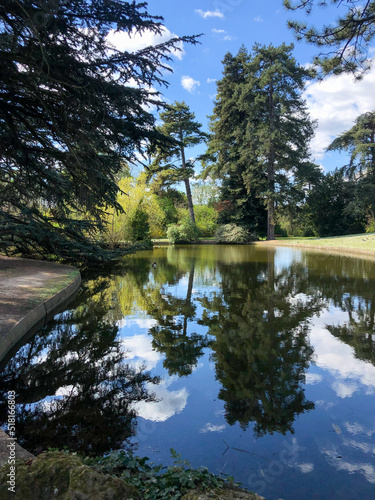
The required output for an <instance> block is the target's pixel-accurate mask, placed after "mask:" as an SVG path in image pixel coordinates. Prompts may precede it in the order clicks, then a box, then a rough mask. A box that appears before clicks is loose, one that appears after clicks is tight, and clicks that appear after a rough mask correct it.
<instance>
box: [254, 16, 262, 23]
mask: <svg viewBox="0 0 375 500" xmlns="http://www.w3.org/2000/svg"><path fill="white" fill-rule="evenodd" d="M254 21H255V22H256V23H262V22H263V18H262V16H258V17H254Z"/></svg>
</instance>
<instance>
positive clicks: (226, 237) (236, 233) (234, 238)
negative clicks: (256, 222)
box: [215, 224, 257, 245]
mask: <svg viewBox="0 0 375 500" xmlns="http://www.w3.org/2000/svg"><path fill="white" fill-rule="evenodd" d="M256 240H257V237H256V236H255V235H254V234H252V233H250V231H248V230H247V229H245V228H243V227H241V226H236V224H223V225H222V226H219V227H218V228H217V230H216V232H215V241H216V242H217V243H237V244H242V245H243V244H246V243H250V242H251V241H256Z"/></svg>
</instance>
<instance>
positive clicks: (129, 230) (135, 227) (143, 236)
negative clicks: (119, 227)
mask: <svg viewBox="0 0 375 500" xmlns="http://www.w3.org/2000/svg"><path fill="white" fill-rule="evenodd" d="M125 237H126V239H127V240H128V241H131V242H132V243H134V242H136V241H146V240H150V239H151V234H150V225H149V223H148V215H147V213H146V212H145V211H144V210H143V209H142V208H141V207H140V206H138V207H137V209H136V210H135V212H134V213H133V214H131V216H130V217H129V219H128V220H127V223H126V226H125Z"/></svg>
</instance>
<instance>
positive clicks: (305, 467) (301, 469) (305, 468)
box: [295, 463, 314, 474]
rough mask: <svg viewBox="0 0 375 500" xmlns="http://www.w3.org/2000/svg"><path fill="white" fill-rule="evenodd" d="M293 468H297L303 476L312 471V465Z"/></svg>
mask: <svg viewBox="0 0 375 500" xmlns="http://www.w3.org/2000/svg"><path fill="white" fill-rule="evenodd" d="M295 467H297V468H298V469H299V470H300V471H301V472H303V473H304V474H307V473H308V472H312V471H313V470H314V464H309V463H305V464H295Z"/></svg>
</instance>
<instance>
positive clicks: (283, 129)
mask: <svg viewBox="0 0 375 500" xmlns="http://www.w3.org/2000/svg"><path fill="white" fill-rule="evenodd" d="M292 49H293V46H287V45H285V44H282V45H281V46H279V47H274V46H272V45H270V46H268V47H266V46H261V45H258V44H256V45H255V46H254V47H253V51H252V53H249V54H248V53H247V50H246V48H245V47H242V48H241V49H240V51H239V53H238V54H237V56H236V57H233V56H232V55H231V54H227V55H226V57H225V59H224V61H223V62H224V65H225V69H224V76H223V79H222V80H221V81H220V82H219V83H218V96H217V100H216V102H215V108H214V114H213V116H212V117H211V130H212V132H213V137H212V140H211V143H210V150H209V153H211V155H212V157H213V163H212V164H211V165H208V167H207V168H206V172H207V173H212V174H213V175H214V174H215V173H216V175H219V176H221V177H223V179H224V182H223V187H224V192H225V190H227V191H228V193H229V194H232V196H233V198H234V202H235V203H236V204H237V205H238V207H237V208H236V207H235V208H233V201H232V200H231V199H229V200H228V201H229V202H230V205H231V206H232V210H233V211H234V212H237V213H238V210H239V211H240V212H241V211H243V209H244V207H245V205H244V203H242V201H241V203H238V200H246V203H247V207H246V211H247V216H248V217H250V218H256V219H259V218H260V214H261V210H260V208H259V204H260V203H262V204H264V205H266V207H267V214H268V223H267V226H268V227H267V238H268V239H274V226H275V222H276V217H275V204H276V203H283V201H284V200H285V198H286V193H288V192H290V191H291V189H292V187H293V181H294V178H296V179H298V180H299V181H300V180H301V178H302V177H304V176H305V174H306V175H307V177H309V176H311V170H314V169H315V166H314V165H313V164H312V163H311V162H310V161H309V141H310V139H311V138H312V136H313V133H314V124H313V122H312V121H311V120H310V117H309V115H308V113H307V109H306V104H305V102H304V100H303V99H302V96H301V94H302V91H303V89H304V84H305V82H306V80H307V79H308V78H310V76H311V74H310V72H309V71H308V70H306V69H305V68H303V67H301V66H299V65H298V64H297V62H296V60H295V59H294V58H293V57H292ZM307 167H308V168H307ZM304 173H305V174H304ZM249 200H251V206H249V205H248V203H249ZM256 200H258V202H257V201H256ZM245 216H246V215H245V214H244V215H242V217H245Z"/></svg>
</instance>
